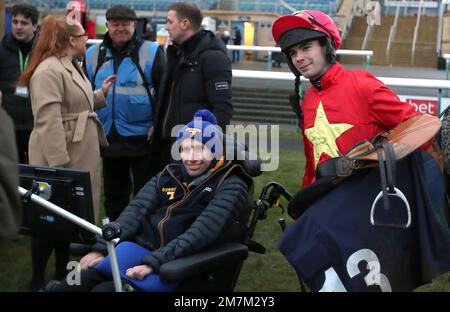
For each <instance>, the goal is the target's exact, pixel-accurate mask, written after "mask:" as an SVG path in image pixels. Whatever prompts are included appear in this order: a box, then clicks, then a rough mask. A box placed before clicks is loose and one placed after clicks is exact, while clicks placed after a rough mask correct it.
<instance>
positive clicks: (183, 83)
mask: <svg viewBox="0 0 450 312" xmlns="http://www.w3.org/2000/svg"><path fill="white" fill-rule="evenodd" d="M202 20H203V15H202V13H201V11H200V10H199V9H198V8H197V7H196V6H195V5H194V4H189V3H175V4H173V5H171V6H170V7H169V11H168V14H167V25H166V29H167V31H168V32H169V39H170V41H171V42H172V44H171V45H169V46H168V47H167V61H168V70H167V74H166V77H165V79H164V82H163V84H164V86H163V87H162V91H161V93H160V96H159V98H158V102H157V112H156V114H157V115H156V125H155V136H154V139H153V145H154V146H155V148H154V149H153V152H154V153H155V154H154V156H155V160H154V163H155V164H156V167H155V170H154V173H156V172H159V171H160V170H162V168H164V166H165V165H167V164H168V163H170V162H171V155H170V150H171V146H172V143H173V141H174V140H173V138H172V136H173V135H172V129H173V128H174V127H175V126H177V125H184V124H186V123H187V122H189V120H190V119H191V117H192V115H193V114H194V113H195V112H196V111H197V110H198V109H202V108H207V109H209V110H211V111H212V112H213V113H214V114H215V115H216V116H217V120H218V124H219V126H220V127H221V128H222V130H223V131H224V132H225V130H226V129H225V126H226V125H227V124H229V122H230V119H231V117H232V114H233V106H232V103H231V63H230V60H229V59H228V56H227V50H226V46H225V44H224V43H223V42H222V41H221V40H220V39H219V38H217V37H216V36H215V35H214V33H212V32H211V31H207V30H202V29H201V23H202ZM173 133H174V134H176V133H177V132H176V129H175V130H174V132H173ZM158 152H159V153H158ZM158 156H159V157H158Z"/></svg>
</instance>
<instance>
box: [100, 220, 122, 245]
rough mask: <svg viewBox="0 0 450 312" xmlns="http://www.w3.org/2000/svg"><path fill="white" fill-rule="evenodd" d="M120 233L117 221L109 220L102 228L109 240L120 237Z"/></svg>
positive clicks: (103, 233) (105, 237) (104, 236)
mask: <svg viewBox="0 0 450 312" xmlns="http://www.w3.org/2000/svg"><path fill="white" fill-rule="evenodd" d="M120 233H121V230H120V225H119V223H117V222H109V223H107V224H106V225H104V226H103V228H102V235H103V238H104V239H105V240H107V241H111V240H113V239H115V238H117V237H120Z"/></svg>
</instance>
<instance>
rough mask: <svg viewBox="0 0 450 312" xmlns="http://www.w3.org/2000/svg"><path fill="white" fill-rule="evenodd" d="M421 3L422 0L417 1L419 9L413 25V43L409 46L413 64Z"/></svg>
mask: <svg viewBox="0 0 450 312" xmlns="http://www.w3.org/2000/svg"><path fill="white" fill-rule="evenodd" d="M422 5H423V0H420V2H419V10H418V11H417V22H416V27H414V38H413V43H412V47H411V61H412V64H414V54H415V52H416V42H417V36H418V35H419V27H420V15H422V8H423V6H422Z"/></svg>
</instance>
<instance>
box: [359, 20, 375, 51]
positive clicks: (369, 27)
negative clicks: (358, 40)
mask: <svg viewBox="0 0 450 312" xmlns="http://www.w3.org/2000/svg"><path fill="white" fill-rule="evenodd" d="M372 32H373V25H367V28H366V33H365V35H364V40H363V42H362V46H361V49H362V50H364V49H365V48H366V46H367V42H368V41H369V39H370V37H371V36H372Z"/></svg>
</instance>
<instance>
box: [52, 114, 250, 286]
mask: <svg viewBox="0 0 450 312" xmlns="http://www.w3.org/2000/svg"><path fill="white" fill-rule="evenodd" d="M177 138H178V139H177V146H179V154H178V155H179V156H180V158H181V160H182V163H181V164H178V163H176V164H175V163H174V164H171V165H169V166H167V167H166V168H165V169H164V170H163V171H162V172H160V173H159V174H158V175H156V176H155V177H153V178H152V179H151V180H150V181H149V182H148V183H147V184H146V185H145V186H144V187H143V188H142V190H141V191H140V192H139V193H138V194H137V195H136V197H135V198H134V200H133V201H132V202H131V203H130V204H129V205H128V207H127V208H126V209H125V210H124V211H123V213H122V214H121V215H120V216H119V218H118V219H117V220H116V221H115V222H111V223H109V224H107V225H105V226H104V228H103V233H106V232H108V231H112V233H115V234H116V235H115V236H117V237H120V241H121V242H122V243H120V244H119V245H118V246H117V247H116V251H117V258H118V263H119V271H120V275H121V278H122V279H123V280H124V283H128V284H131V285H132V286H134V287H137V288H138V289H140V290H143V291H172V290H175V289H176V287H177V284H173V283H172V284H171V283H164V282H162V281H160V279H159V275H158V272H159V269H160V267H161V265H163V264H164V263H166V262H169V261H172V260H174V259H177V258H181V257H183V256H187V255H190V254H193V253H196V252H199V251H200V250H202V249H205V248H207V247H208V246H211V245H219V244H222V243H225V242H227V241H242V240H243V239H244V238H245V233H246V232H245V230H244V227H243V226H242V223H243V222H245V220H242V218H243V217H244V215H245V214H246V213H245V211H244V210H245V209H244V207H245V204H246V202H247V200H248V196H249V190H250V188H251V184H252V180H251V177H250V176H248V175H247V174H246V173H245V171H244V170H243V168H242V167H241V166H239V165H237V164H235V163H233V162H232V161H231V160H225V159H224V157H223V152H222V151H223V148H221V146H223V143H222V142H223V139H222V132H221V131H220V129H219V128H218V127H217V121H216V118H215V116H214V115H213V114H211V112H209V111H208V110H200V111H198V112H197V113H196V114H195V116H194V120H193V121H192V122H190V123H189V124H187V125H186V126H185V127H183V128H182V129H181V130H180V131H179V133H178V136H177ZM113 236H114V235H113ZM110 238H113V237H110ZM94 250H95V251H93V252H91V253H89V254H87V255H86V256H85V257H83V258H82V259H81V261H80V267H81V270H82V273H81V280H80V281H81V282H80V283H79V284H80V285H72V286H70V285H69V284H68V283H67V282H66V283H62V284H60V285H59V286H56V287H55V288H54V289H53V290H55V291H90V290H93V291H113V290H114V287H113V283H112V282H111V278H112V275H111V268H110V262H109V257H107V258H105V257H104V255H105V253H106V246H105V244H104V242H102V239H99V240H98V242H97V243H96V244H95V245H94Z"/></svg>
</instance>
